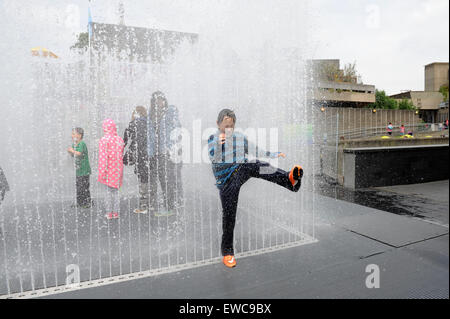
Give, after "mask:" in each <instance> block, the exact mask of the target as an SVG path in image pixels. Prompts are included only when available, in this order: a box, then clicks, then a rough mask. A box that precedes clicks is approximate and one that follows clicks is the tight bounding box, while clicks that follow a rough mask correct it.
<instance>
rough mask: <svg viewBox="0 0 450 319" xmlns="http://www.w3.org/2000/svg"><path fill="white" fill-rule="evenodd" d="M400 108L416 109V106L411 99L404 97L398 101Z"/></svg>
mask: <svg viewBox="0 0 450 319" xmlns="http://www.w3.org/2000/svg"><path fill="white" fill-rule="evenodd" d="M398 108H399V109H400V110H415V109H416V107H415V106H414V104H412V102H411V101H410V100H406V99H403V100H401V101H400V102H398Z"/></svg>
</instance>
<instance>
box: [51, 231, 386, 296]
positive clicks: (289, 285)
mask: <svg viewBox="0 0 450 319" xmlns="http://www.w3.org/2000/svg"><path fill="white" fill-rule="evenodd" d="M318 228H319V230H318V232H319V242H318V243H315V244H310V245H305V246H299V247H296V248H292V249H286V250H281V251H275V252H272V253H270V254H263V255H258V256H252V257H246V258H241V259H239V260H238V266H237V267H236V268H234V269H232V270H230V269H226V268H225V267H223V265H222V264H220V263H218V264H216V265H211V266H205V267H201V268H197V269H191V270H186V271H182V272H179V273H174V274H167V275H161V276H156V277H149V278H144V279H138V280H134V281H128V282H123V283H119V284H113V285H110V286H103V287H96V288H90V289H86V290H80V291H75V292H70V293H64V294H59V295H53V296H49V298H176V299H178V298H194V299H208V298H218V299H222V298H257V299H258V298H291V299H295V298H303V297H306V298H308V296H314V295H310V294H309V291H310V290H311V289H312V287H313V286H314V285H317V284H318V283H317V282H316V281H319V282H322V280H327V279H326V276H327V275H325V277H322V275H321V273H328V272H329V271H332V269H340V267H341V266H340V265H347V264H351V263H354V262H358V261H360V260H362V259H364V258H365V256H370V255H373V254H379V253H382V252H385V251H387V250H389V249H390V247H388V246H386V245H383V244H380V243H378V242H375V241H372V240H370V239H367V238H363V237H361V236H358V235H356V234H353V233H351V232H348V231H345V230H342V229H339V228H336V227H330V226H326V225H322V226H319V227H318ZM357 271H358V272H360V271H362V272H363V271H364V269H358V270H357ZM321 277H322V278H321ZM336 277H339V275H338V274H336V276H335V278H336ZM327 289H329V288H327Z"/></svg>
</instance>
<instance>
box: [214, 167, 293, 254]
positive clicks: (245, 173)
mask: <svg viewBox="0 0 450 319" xmlns="http://www.w3.org/2000/svg"><path fill="white" fill-rule="evenodd" d="M265 169H268V171H267V172H268V173H266V172H265V171H264V170H265ZM252 177H254V178H261V179H264V180H266V181H269V182H271V183H275V184H278V185H280V186H282V187H284V188H287V189H288V190H290V191H292V192H298V191H299V189H300V185H301V184H300V182H301V181H298V183H297V184H296V185H295V186H292V183H291V181H290V180H289V172H286V171H283V170H282V169H279V168H274V167H273V166H271V165H270V164H269V163H266V162H260V161H256V162H251V163H245V164H242V165H240V167H239V168H238V170H237V171H235V172H234V173H233V175H232V176H231V177H230V179H229V180H228V181H227V182H226V184H225V185H224V186H223V188H221V189H220V200H221V202H222V210H223V215H222V231H223V235H222V245H221V248H222V255H223V256H226V255H234V249H233V239H234V226H235V223H236V211H237V206H238V200H239V192H240V190H241V186H242V185H244V183H245V182H247V181H248V180H249V179H250V178H252Z"/></svg>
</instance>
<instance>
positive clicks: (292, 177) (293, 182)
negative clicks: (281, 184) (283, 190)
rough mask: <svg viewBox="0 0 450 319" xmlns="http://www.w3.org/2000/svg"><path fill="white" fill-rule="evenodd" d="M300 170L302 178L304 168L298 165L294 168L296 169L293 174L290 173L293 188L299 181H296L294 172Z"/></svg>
mask: <svg viewBox="0 0 450 319" xmlns="http://www.w3.org/2000/svg"><path fill="white" fill-rule="evenodd" d="M296 168H297V169H298V171H299V172H298V174H299V176H300V178H302V177H303V168H302V167H301V166H300V165H296V166H294V168H293V169H292V170H291V172H290V173H289V180H290V181H291V184H292V186H294V185H295V183H296V182H297V180H295V179H294V170H295V169H296Z"/></svg>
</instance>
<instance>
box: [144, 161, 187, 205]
mask: <svg viewBox="0 0 450 319" xmlns="http://www.w3.org/2000/svg"><path fill="white" fill-rule="evenodd" d="M181 166H182V164H179V163H174V162H173V161H172V160H171V159H170V158H169V156H168V155H158V156H154V157H152V158H151V159H150V161H149V182H148V184H149V189H150V207H155V208H157V207H158V205H157V191H158V181H159V184H160V185H161V193H162V196H163V203H164V206H165V208H166V209H169V210H172V209H175V208H176V207H177V206H178V204H179V202H180V201H181V197H182V191H183V189H182V181H181Z"/></svg>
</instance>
